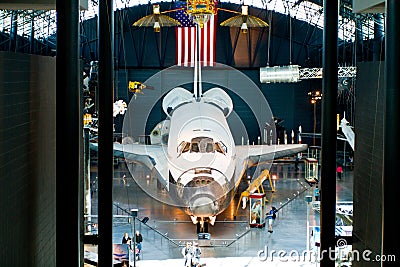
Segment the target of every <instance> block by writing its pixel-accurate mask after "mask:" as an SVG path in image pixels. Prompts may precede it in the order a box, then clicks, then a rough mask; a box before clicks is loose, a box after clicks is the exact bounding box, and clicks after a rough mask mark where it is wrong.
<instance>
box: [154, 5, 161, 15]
mask: <svg viewBox="0 0 400 267" xmlns="http://www.w3.org/2000/svg"><path fill="white" fill-rule="evenodd" d="M153 14H160V5H157V4H154V5H153Z"/></svg>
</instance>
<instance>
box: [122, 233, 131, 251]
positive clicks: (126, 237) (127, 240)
mask: <svg viewBox="0 0 400 267" xmlns="http://www.w3.org/2000/svg"><path fill="white" fill-rule="evenodd" d="M131 241H132V238H130V236H129V234H128V233H127V232H125V233H124V236H123V237H122V241H121V243H122V244H127V245H128V247H129V249H132V248H131Z"/></svg>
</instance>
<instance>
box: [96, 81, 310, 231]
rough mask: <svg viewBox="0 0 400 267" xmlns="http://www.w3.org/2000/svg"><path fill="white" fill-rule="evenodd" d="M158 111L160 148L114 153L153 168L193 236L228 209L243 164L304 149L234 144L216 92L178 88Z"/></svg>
mask: <svg viewBox="0 0 400 267" xmlns="http://www.w3.org/2000/svg"><path fill="white" fill-rule="evenodd" d="M162 106H163V110H164V112H165V113H166V114H167V116H168V119H167V120H166V121H163V122H161V123H159V124H158V125H157V126H156V127H155V128H154V129H155V130H158V131H159V132H157V133H156V135H157V136H160V137H162V138H161V139H160V143H159V144H153V145H144V144H131V143H128V144H119V143H115V144H114V152H115V153H114V154H115V155H116V156H120V157H124V158H126V159H131V160H135V161H136V162H143V163H144V164H145V165H147V166H149V167H150V168H153V167H154V168H155V169H156V170H157V172H158V174H159V175H158V177H159V178H160V180H161V182H162V184H163V185H164V187H165V189H166V190H167V192H168V194H169V197H171V199H173V200H174V203H175V205H177V206H179V207H181V208H182V209H183V210H184V212H185V213H186V214H188V215H189V216H190V217H191V219H192V221H193V223H194V224H197V225H198V226H197V232H208V223H210V224H211V225H214V222H215V220H216V216H217V215H218V214H220V213H221V212H223V211H224V210H225V209H226V208H227V207H228V206H229V204H230V202H231V201H232V199H233V197H234V195H235V192H236V190H237V188H238V186H239V183H240V180H241V178H242V177H241V176H242V175H243V173H244V169H245V163H246V160H248V159H249V158H250V157H252V158H253V159H254V157H256V158H257V159H259V160H262V161H265V160H272V159H274V158H279V157H282V156H286V155H293V154H296V153H298V152H301V151H304V150H306V149H307V145H306V144H290V145H235V143H234V140H233V137H232V133H231V131H230V128H229V125H228V123H227V119H226V118H227V117H228V116H229V114H230V113H231V111H232V110H233V104H232V100H231V99H230V97H229V96H228V94H227V93H226V92H225V91H224V90H222V89H220V88H212V89H209V90H208V91H206V92H205V93H204V94H203V95H202V96H201V97H198V98H196V97H195V96H193V94H192V93H191V92H189V91H188V90H186V89H184V88H182V87H178V88H175V89H173V90H171V91H170V92H169V93H168V94H167V95H166V96H165V97H164V100H163V104H162ZM165 128H167V129H165ZM162 129H164V130H163V131H162V133H163V134H161V132H160V131H161V130H162ZM155 130H153V131H152V133H154V131H155ZM166 132H167V133H166ZM92 145H94V146H96V145H97V144H95V143H94V144H92ZM143 156H147V157H143ZM148 159H151V161H149V160H148ZM149 162H151V164H150V163H149Z"/></svg>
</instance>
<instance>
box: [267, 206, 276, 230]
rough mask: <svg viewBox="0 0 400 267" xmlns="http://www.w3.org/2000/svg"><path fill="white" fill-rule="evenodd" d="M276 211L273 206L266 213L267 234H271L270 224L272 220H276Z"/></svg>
mask: <svg viewBox="0 0 400 267" xmlns="http://www.w3.org/2000/svg"><path fill="white" fill-rule="evenodd" d="M276 211H277V209H276V208H275V207H273V206H271V209H270V210H269V211H268V213H267V219H268V232H269V233H272V232H273V230H272V224H273V223H274V220H275V218H276V214H275V213H276Z"/></svg>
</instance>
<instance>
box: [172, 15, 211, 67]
mask: <svg viewBox="0 0 400 267" xmlns="http://www.w3.org/2000/svg"><path fill="white" fill-rule="evenodd" d="M176 19H177V20H178V21H180V22H181V24H182V26H180V27H176V49H175V50H176V53H177V54H176V56H175V59H176V64H177V65H178V66H184V67H194V61H195V57H194V55H195V51H196V28H195V24H194V22H193V21H191V19H190V18H189V17H188V16H187V15H186V14H185V13H184V11H182V10H181V11H178V12H177V15H176ZM216 25H217V24H216V16H215V15H213V16H211V17H210V19H209V21H208V22H207V23H206V24H205V25H204V27H203V28H202V29H200V32H199V44H200V49H199V50H200V51H199V55H197V56H198V59H199V61H201V62H202V64H201V65H202V66H214V64H215V40H216V36H215V35H216Z"/></svg>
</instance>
